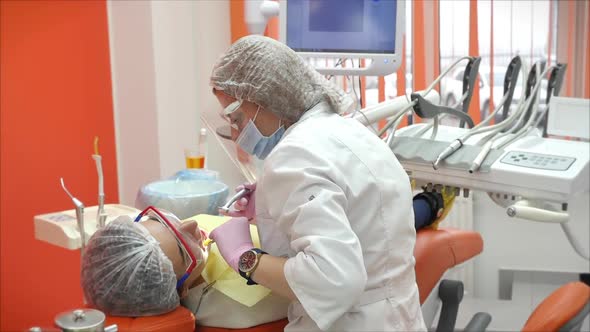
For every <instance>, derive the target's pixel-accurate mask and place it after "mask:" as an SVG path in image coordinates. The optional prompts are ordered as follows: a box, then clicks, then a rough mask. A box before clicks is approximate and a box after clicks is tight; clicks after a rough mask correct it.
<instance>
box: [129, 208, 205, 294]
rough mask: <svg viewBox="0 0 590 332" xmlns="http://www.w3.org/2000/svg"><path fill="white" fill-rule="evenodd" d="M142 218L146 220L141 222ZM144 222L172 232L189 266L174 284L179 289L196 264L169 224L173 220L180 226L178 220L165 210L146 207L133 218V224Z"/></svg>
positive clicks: (179, 235)
mask: <svg viewBox="0 0 590 332" xmlns="http://www.w3.org/2000/svg"><path fill="white" fill-rule="evenodd" d="M143 217H146V218H147V219H144V220H142V218H143ZM145 220H156V221H158V222H160V223H161V224H162V225H164V227H166V229H168V230H169V231H170V232H172V235H173V236H174V238H175V239H176V242H177V243H178V247H179V248H180V249H181V251H182V253H184V257H188V258H189V261H190V264H189V266H188V267H187V269H186V271H185V273H184V274H183V275H182V277H181V278H180V279H178V281H177V282H176V288H177V289H179V288H180V287H182V285H183V284H184V282H185V281H186V279H187V278H188V276H189V275H190V274H191V272H193V270H194V269H195V267H196V266H197V264H198V263H200V262H198V261H197V259H196V257H195V255H194V254H193V253H192V252H191V250H190V249H189V246H188V244H187V242H186V241H185V239H184V237H183V236H182V234H181V233H180V232H179V231H178V229H176V226H174V224H173V223H172V222H171V220H174V221H176V222H177V224H180V220H179V219H178V218H177V217H176V216H175V215H174V214H172V213H170V212H168V211H165V210H158V209H156V208H155V207H153V206H148V207H147V208H146V209H145V210H143V211H141V212H140V213H139V214H138V215H137V217H136V218H135V220H134V221H135V222H140V221H145Z"/></svg>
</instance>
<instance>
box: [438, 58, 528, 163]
mask: <svg viewBox="0 0 590 332" xmlns="http://www.w3.org/2000/svg"><path fill="white" fill-rule="evenodd" d="M520 71H522V72H523V75H525V72H524V67H523V66H522V60H521V58H520V56H516V57H514V58H513V59H512V60H511V61H510V64H509V65H508V68H507V70H506V74H505V76H504V95H503V96H502V100H501V101H500V103H499V104H498V106H496V108H495V109H494V111H493V112H492V113H491V114H489V115H488V117H487V118H486V119H484V120H483V121H482V122H481V123H479V124H478V125H476V126H475V127H473V129H472V130H470V131H469V132H468V133H466V134H465V135H463V136H461V137H459V138H457V139H456V140H455V141H453V142H452V143H451V144H450V145H449V146H448V147H447V148H445V149H444V150H443V151H442V152H441V153H440V154H439V155H438V157H437V158H436V160H435V161H434V163H433V164H432V167H433V168H434V169H437V168H438V166H439V164H440V162H441V161H443V160H445V159H446V158H447V157H449V156H451V155H452V154H453V153H455V152H456V151H457V150H459V149H460V148H461V147H462V146H463V144H464V142H465V141H466V140H467V139H469V138H470V137H471V136H473V135H475V134H478V133H483V132H486V131H492V130H495V129H497V130H502V129H503V128H505V127H507V126H508V124H509V123H510V121H511V120H508V121H502V122H500V123H497V124H495V125H492V126H487V127H484V128H482V127H483V126H484V125H485V124H487V123H488V122H489V121H490V120H491V119H493V118H494V117H495V115H496V113H498V112H499V111H500V109H501V108H503V111H504V115H507V114H508V110H509V108H510V104H511V102H512V97H513V95H514V90H515V88H516V82H517V81H518V76H519V75H518V74H519V72H520ZM523 82H524V80H523ZM523 100H524V99H521V102H520V103H519V106H520V105H521V103H522V101H523ZM503 119H504V120H507V119H506V117H504V118H503ZM510 119H513V117H512V118H510ZM492 136H493V135H490V136H488V138H486V139H485V141H486V142H487V141H488V140H489V139H490V138H491V137H492ZM489 148H491V146H490V147H489ZM485 149H488V147H487V146H485V145H484V150H485ZM488 152H489V150H488ZM486 155H487V154H486ZM484 157H485V156H484ZM476 159H477V158H476ZM480 159H481V161H483V157H481V158H480ZM481 161H479V164H478V166H477V167H479V165H481Z"/></svg>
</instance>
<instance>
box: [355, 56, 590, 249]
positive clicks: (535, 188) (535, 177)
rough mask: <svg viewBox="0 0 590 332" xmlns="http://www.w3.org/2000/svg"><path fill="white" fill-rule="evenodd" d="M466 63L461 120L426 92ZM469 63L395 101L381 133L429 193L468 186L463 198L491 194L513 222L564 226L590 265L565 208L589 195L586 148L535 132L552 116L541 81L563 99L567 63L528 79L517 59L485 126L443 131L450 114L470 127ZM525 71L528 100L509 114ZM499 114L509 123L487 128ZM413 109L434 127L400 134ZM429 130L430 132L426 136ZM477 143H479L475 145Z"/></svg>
mask: <svg viewBox="0 0 590 332" xmlns="http://www.w3.org/2000/svg"><path fill="white" fill-rule="evenodd" d="M463 59H469V63H468V65H467V67H468V68H467V69H466V70H465V77H464V87H463V91H464V95H463V98H461V100H460V101H459V102H458V103H457V104H456V105H454V106H455V107H458V106H459V105H460V104H461V103H462V104H463V107H462V109H463V112H462V113H463V114H462V115H459V116H457V114H456V113H455V112H454V111H455V110H454V109H453V110H450V109H449V108H448V107H444V106H438V105H436V104H434V103H432V102H431V101H429V100H428V98H424V97H423V95H426V96H428V93H429V92H430V91H429V90H430V89H431V88H432V87H433V86H434V85H436V84H437V83H438V81H440V79H441V77H442V76H444V75H445V74H446V73H448V72H449V71H450V70H451V69H452V68H453V67H454V66H456V65H457V63H458V62H459V61H461V60H463ZM463 59H460V60H458V61H457V62H455V63H454V64H453V65H451V67H450V68H449V69H447V70H446V71H445V72H444V73H442V74H441V76H439V77H438V78H437V79H436V80H435V81H434V82H433V83H432V84H431V86H430V87H429V89H427V90H426V91H425V93H419V94H413V95H412V101H411V102H409V103H406V104H405V105H404V104H403V102H402V100H403V97H398V98H396V99H398V100H397V102H389V105H393V104H395V105H396V107H397V109H396V110H395V111H390V112H389V113H388V115H389V119H388V122H387V124H386V126H385V127H384V128H382V129H381V131H380V132H379V135H382V134H384V133H386V131H388V130H389V133H388V134H387V136H386V137H385V138H384V140H386V141H387V143H388V144H389V145H390V146H391V148H392V151H393V152H394V153H395V154H396V156H397V157H398V160H399V161H400V162H401V164H402V165H403V167H404V168H405V169H406V171H407V172H408V175H409V176H410V178H411V179H412V180H414V181H415V183H416V185H417V186H418V187H424V188H426V190H434V188H440V187H442V186H447V187H453V188H454V190H455V193H456V195H459V193H460V191H461V188H463V194H464V196H469V192H470V190H479V191H483V192H487V193H488V195H489V197H490V198H491V199H492V201H493V202H494V203H495V204H497V205H499V206H500V207H502V208H504V209H505V210H506V214H507V215H508V216H509V217H512V218H522V219H526V220H531V221H537V222H545V223H547V222H549V223H558V224H560V226H561V228H562V230H563V232H564V234H565V235H566V237H567V239H568V240H569V242H570V245H571V246H572V248H573V249H574V250H575V252H576V253H577V254H578V255H579V256H580V257H583V258H584V259H587V260H588V259H589V255H588V253H586V252H585V250H584V249H583V248H582V246H581V245H580V243H579V240H577V239H576V236H575V234H574V233H573V232H572V231H571V229H569V226H568V221H569V219H570V216H569V214H568V211H567V206H568V203H567V202H568V201H569V200H571V199H573V198H574V197H575V196H577V195H580V194H583V193H586V192H588V187H589V179H588V172H589V170H590V168H589V148H588V143H587V142H583V141H567V140H558V139H552V138H544V137H540V136H541V134H540V131H538V130H534V129H535V128H537V126H538V125H539V123H541V121H542V120H543V119H546V118H547V112H548V108H549V105H547V106H546V107H545V109H544V110H541V108H540V107H539V96H538V95H539V93H538V91H539V89H540V86H541V81H542V79H543V78H544V77H546V76H547V75H548V74H550V77H549V84H548V85H549V89H548V91H547V98H546V101H547V102H548V101H549V99H550V98H551V96H552V95H554V96H555V95H558V93H559V90H560V87H561V81H562V80H563V76H564V71H565V68H566V66H565V65H564V64H556V65H554V66H551V67H549V68H547V69H545V70H541V68H542V67H543V66H544V63H542V62H540V63H537V64H535V65H534V66H533V68H532V69H531V71H530V73H529V75H528V80H527V79H526V77H525V66H524V65H523V64H522V59H520V57H519V56H517V57H515V58H513V59H512V61H511V62H510V66H509V67H508V70H507V71H506V75H505V79H504V95H503V97H502V99H501V101H500V103H499V104H498V105H497V106H495V108H494V111H493V112H492V113H490V114H489V115H488V116H487V117H486V118H485V119H484V120H483V121H482V122H481V123H480V124H478V125H476V126H473V128H471V129H465V128H460V127H450V126H442V125H441V126H439V125H438V120H440V118H442V117H444V116H445V115H447V114H449V115H453V116H457V117H459V118H460V119H461V122H462V123H461V124H463V122H466V123H469V120H467V119H466V118H465V117H466V116H467V117H468V115H467V114H466V112H467V109H468V103H469V100H470V94H471V90H472V89H473V85H474V81H475V77H476V76H477V67H478V60H477V58H469V57H467V58H463ZM519 72H520V73H522V74H523V78H525V79H523V80H522V82H523V91H525V88H526V98H524V96H523V97H522V98H520V99H519V101H518V104H517V105H516V107H515V108H514V109H513V111H512V112H511V113H510V114H509V115H508V110H509V109H510V103H511V101H512V96H513V94H514V89H515V87H516V82H517V80H518V76H519ZM525 85H526V86H525ZM382 106H383V105H381V107H382ZM379 107H380V106H379V105H378V106H376V107H375V106H374V107H372V108H371V109H367V110H363V111H364V113H365V114H366V115H367V116H366V118H365V117H359V116H356V117H355V118H356V119H358V120H359V121H360V122H361V123H363V124H366V123H367V122H368V120H367V118H369V119H371V120H373V121H377V120H379V119H378V118H377V117H374V116H371V115H372V114H371V113H372V112H375V111H374V110H376V109H379ZM500 110H503V115H504V117H503V120H502V121H501V122H499V123H496V124H494V125H490V126H486V124H487V123H488V122H490V120H491V119H492V118H494V116H495V115H496V114H497V113H498V112H499V111H500ZM408 111H413V112H414V113H416V114H417V115H419V116H420V117H422V118H432V119H433V122H432V123H420V124H414V125H410V126H407V127H404V128H402V129H399V130H396V127H397V125H398V124H399V122H400V119H401V118H402V117H403V116H404V115H406V114H407V112H408ZM529 111H530V112H529ZM457 112H459V111H457ZM545 122H546V121H545ZM546 125H547V124H546V123H545V129H544V131H546ZM430 130H432V133H431V134H427V133H428V132H429V131H430ZM471 140H473V141H475V142H476V143H469V142H470V141H471ZM434 179H436V180H435V181H433V180H434Z"/></svg>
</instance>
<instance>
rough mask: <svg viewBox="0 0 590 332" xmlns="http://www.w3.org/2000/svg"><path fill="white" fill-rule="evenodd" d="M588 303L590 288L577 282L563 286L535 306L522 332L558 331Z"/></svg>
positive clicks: (589, 300)
mask: <svg viewBox="0 0 590 332" xmlns="http://www.w3.org/2000/svg"><path fill="white" fill-rule="evenodd" d="M589 302H590V287H588V286H587V285H586V284H584V283H583V282H579V281H576V282H570V283H569V284H565V285H563V286H561V287H559V288H558V289H557V290H556V291H554V292H553V293H551V295H549V296H548V297H547V298H546V299H545V300H543V302H541V304H539V305H538V306H537V308H536V309H535V311H533V313H532V314H531V316H530V317H529V319H528V320H527V322H526V324H525V325H524V327H523V329H522V331H523V332H529V331H530V332H532V331H547V332H550V331H558V330H560V329H561V327H563V325H565V324H566V323H567V322H568V321H570V320H571V319H572V318H574V317H575V316H576V315H577V314H578V313H579V312H580V311H581V310H582V309H583V308H584V306H585V305H587V304H588V303H589Z"/></svg>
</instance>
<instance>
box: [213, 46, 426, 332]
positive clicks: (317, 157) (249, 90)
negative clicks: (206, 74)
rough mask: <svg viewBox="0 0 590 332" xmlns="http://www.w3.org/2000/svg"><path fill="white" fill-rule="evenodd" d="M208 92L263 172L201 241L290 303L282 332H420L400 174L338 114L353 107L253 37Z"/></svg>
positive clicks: (283, 52) (218, 70)
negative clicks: (233, 213)
mask: <svg viewBox="0 0 590 332" xmlns="http://www.w3.org/2000/svg"><path fill="white" fill-rule="evenodd" d="M211 85H212V86H213V91H214V94H215V96H216V97H217V99H218V100H219V102H220V103H221V105H222V106H223V107H224V108H225V111H224V113H225V116H226V117H227V118H228V120H229V121H230V122H231V123H232V125H233V126H234V127H235V128H237V130H238V132H239V135H238V137H237V139H236V144H238V145H239V146H240V147H241V148H242V149H243V150H245V151H246V152H248V153H250V154H251V155H254V156H256V157H258V158H260V159H264V171H263V174H262V175H261V176H260V178H259V179H258V182H257V185H250V186H249V188H250V189H251V190H252V192H251V194H250V196H249V199H244V200H242V201H239V202H238V203H237V205H236V207H237V208H238V209H239V210H240V212H239V213H238V214H239V215H240V216H238V217H234V218H232V219H231V220H229V221H228V222H226V223H225V224H223V225H222V226H220V227H218V228H217V229H215V230H214V231H213V232H211V234H210V237H211V238H212V239H213V240H214V241H215V242H216V243H217V246H218V248H219V250H220V252H221V254H222V255H223V257H224V259H225V260H226V261H227V262H228V263H229V265H230V266H232V267H233V268H234V269H235V270H236V271H238V272H239V273H240V274H241V275H242V276H243V277H244V278H245V279H246V280H247V283H248V284H256V283H257V284H261V285H263V286H265V287H267V288H269V289H271V290H272V291H274V292H275V293H277V294H280V295H282V296H285V297H287V298H289V299H290V300H291V301H292V302H291V304H290V306H289V310H288V319H289V324H288V325H287V326H286V328H285V331H320V330H321V331H426V328H425V325H424V321H423V318H422V313H421V310H420V303H419V297H418V287H417V285H416V280H415V275H414V257H413V250H414V242H415V238H416V234H415V230H414V216H413V210H412V192H411V189H410V182H409V179H408V176H407V175H406V172H405V171H404V170H403V168H402V167H401V165H400V164H399V162H398V161H397V159H396V157H395V156H394V154H393V153H392V152H391V150H390V149H389V148H388V147H387V145H386V144H385V143H384V142H382V141H381V140H380V139H379V138H378V137H377V136H375V135H374V134H372V133H371V132H370V131H369V130H368V129H367V128H365V127H363V126H362V125H361V124H360V123H358V122H357V121H355V120H352V119H345V118H343V117H341V116H339V115H338V114H339V113H342V112H344V111H347V110H348V109H349V108H350V106H351V102H350V99H349V98H348V97H347V96H346V95H345V94H344V92H343V91H342V90H340V89H338V88H336V87H334V86H333V85H331V84H330V82H328V81H327V80H326V79H325V78H324V77H322V76H321V75H320V74H318V73H317V72H316V71H315V70H313V68H311V67H309V66H308V65H307V64H306V63H305V62H304V61H303V60H302V59H301V58H300V57H299V56H298V55H297V54H296V53H295V52H294V51H293V50H291V49H290V48H288V47H287V46H285V45H283V44H281V43H279V42H277V41H275V40H273V39H270V38H266V37H261V36H247V37H244V38H242V39H240V40H238V41H237V42H236V43H234V44H233V45H232V46H231V47H230V48H229V50H228V51H227V52H226V54H224V55H223V56H222V57H221V58H220V59H219V60H218V62H217V64H216V65H215V67H214V69H213V73H212V76H211ZM252 220H256V223H257V226H258V231H259V236H260V240H261V247H262V248H254V246H253V244H252V241H251V238H250V233H249V226H248V223H249V221H250V222H252Z"/></svg>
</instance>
